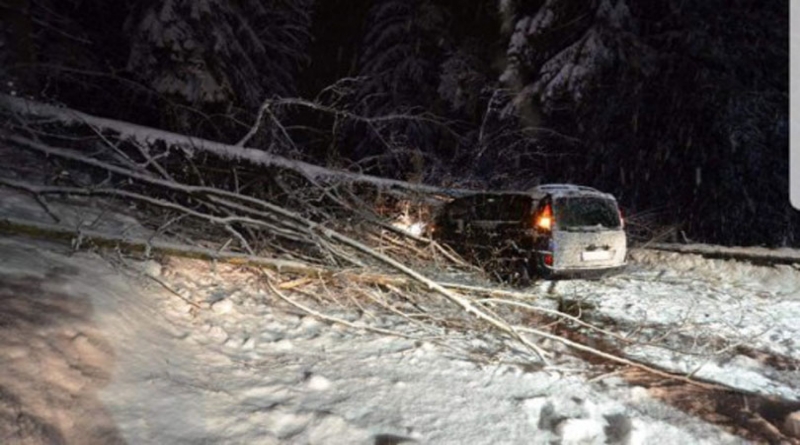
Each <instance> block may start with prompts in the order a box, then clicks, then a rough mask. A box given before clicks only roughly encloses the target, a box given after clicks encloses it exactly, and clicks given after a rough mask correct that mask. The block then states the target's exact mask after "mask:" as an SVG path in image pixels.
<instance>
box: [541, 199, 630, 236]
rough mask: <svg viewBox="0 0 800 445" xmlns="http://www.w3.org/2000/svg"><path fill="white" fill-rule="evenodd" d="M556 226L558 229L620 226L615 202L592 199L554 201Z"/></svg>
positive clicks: (612, 227) (613, 227)
mask: <svg viewBox="0 0 800 445" xmlns="http://www.w3.org/2000/svg"><path fill="white" fill-rule="evenodd" d="M554 207H555V217H556V224H557V225H558V227H559V228H560V229H570V228H585V227H597V226H601V227H605V228H608V229H618V228H619V227H620V226H621V223H620V220H619V211H618V209H617V204H616V202H614V201H612V200H610V199H602V198H594V197H572V198H558V199H556V200H555V206H554Z"/></svg>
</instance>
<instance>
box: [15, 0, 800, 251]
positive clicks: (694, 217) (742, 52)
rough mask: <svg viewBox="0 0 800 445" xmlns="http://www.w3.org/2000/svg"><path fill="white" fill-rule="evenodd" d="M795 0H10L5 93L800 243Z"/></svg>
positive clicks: (370, 168)
mask: <svg viewBox="0 0 800 445" xmlns="http://www.w3.org/2000/svg"><path fill="white" fill-rule="evenodd" d="M788 8H789V3H788V1H776V2H756V1H754V0H724V1H723V0H705V1H696V2H688V1H684V0H649V1H642V0H516V1H515V0H492V1H488V0H476V1H471V2H457V1H454V0H347V1H345V0H316V1H314V0H271V1H263V0H238V1H234V2H228V1H221V0H143V1H135V2H134V1H130V0H128V1H118V2H108V1H101V0H4V1H2V2H0V11H2V15H0V23H1V24H0V30H2V34H0V80H2V90H3V92H5V93H9V94H15V95H20V96H25V97H31V98H34V99H37V100H42V101H46V102H51V103H56V104H64V105H66V106H69V107H73V108H77V109H80V110H82V111H85V112H89V113H92V114H97V115H101V116H106V117H112V118H115V119H121V120H126V121H131V122H136V123H139V124H144V125H149V126H154V127H159V128H164V129H168V130H172V131H176V132H181V133H187V134H192V135H197V136H202V137H205V138H209V139H214V140H218V141H223V142H227V143H246V144H247V146H250V147H254V148H259V149H263V150H266V151H269V152H272V153H276V154H279V155H283V156H288V157H293V158H297V159H302V160H306V161H309V162H312V163H315V164H320V165H327V166H332V167H338V168H345V169H349V170H353V171H361V172H366V173H371V174H376V175H380V176H385V177H393V178H397V179H404V180H410V181H419V182H424V183H430V184H437V185H445V186H455V187H466V188H493V189H526V188H529V187H531V186H533V185H536V184H539V183H546V182H571V183H579V184H585V185H591V186H594V187H597V188H599V189H601V190H604V191H608V192H612V193H614V194H615V195H616V196H617V197H618V198H619V200H620V203H621V205H622V207H623V209H624V211H625V213H626V214H627V215H628V217H629V218H630V220H631V222H632V223H634V224H638V225H639V226H640V227H641V226H646V227H649V228H651V230H654V229H653V228H661V227H674V228H675V229H676V231H677V233H680V232H682V233H683V236H682V238H686V239H691V240H695V241H699V242H713V243H722V244H748V245H770V246H781V245H784V246H785V245H793V246H799V245H800V215H798V212H797V211H796V210H793V209H792V208H791V207H790V205H789V197H788V190H789V186H788V178H789V172H788V169H789V167H788V147H789V130H788V127H789V126H788V81H789V64H788V57H789V40H788V36H789V24H788V21H789V12H788ZM259 115H260V116H262V119H260V122H261V125H260V126H259V127H258V128H257V131H255V132H253V131H251V129H252V127H253V123H254V122H255V121H256V116H259ZM245 135H247V137H246V138H245Z"/></svg>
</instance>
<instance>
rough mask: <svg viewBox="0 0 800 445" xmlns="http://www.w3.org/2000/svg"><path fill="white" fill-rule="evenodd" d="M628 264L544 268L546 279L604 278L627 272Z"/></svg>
mask: <svg viewBox="0 0 800 445" xmlns="http://www.w3.org/2000/svg"><path fill="white" fill-rule="evenodd" d="M627 266H628V263H623V264H619V265H614V266H598V267H586V268H567V269H555V268H552V267H547V266H545V267H544V270H542V272H544V277H545V278H603V277H606V276H609V275H616V274H618V273H621V272H622V271H624V270H625V268H626V267H627Z"/></svg>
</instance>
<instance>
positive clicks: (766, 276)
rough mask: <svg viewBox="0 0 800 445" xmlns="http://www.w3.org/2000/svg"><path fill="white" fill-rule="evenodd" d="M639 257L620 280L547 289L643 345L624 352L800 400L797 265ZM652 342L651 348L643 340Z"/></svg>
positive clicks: (642, 253) (636, 253)
mask: <svg viewBox="0 0 800 445" xmlns="http://www.w3.org/2000/svg"><path fill="white" fill-rule="evenodd" d="M631 259H632V265H631V266H630V268H629V270H628V271H627V272H626V273H624V274H621V275H619V276H616V277H610V278H607V279H605V280H602V281H586V280H570V281H561V282H558V283H556V284H555V285H553V284H552V283H543V284H540V285H539V286H540V287H541V288H545V287H546V288H547V289H546V291H547V292H548V293H549V294H550V295H551V296H554V297H555V298H565V299H568V300H569V301H571V302H580V303H581V304H583V305H585V306H586V307H587V308H590V309H588V310H587V312H586V316H587V318H588V319H590V320H594V321H596V322H597V323H598V324H600V325H603V326H606V327H609V326H611V327H612V329H615V330H616V331H617V332H619V333H621V334H624V335H626V337H628V338H630V339H632V340H638V341H639V342H637V344H635V345H631V346H628V347H626V348H625V349H624V350H625V352H626V353H627V354H628V355H629V356H631V357H635V358H637V359H639V360H642V361H645V362H647V363H653V364H656V365H658V366H659V367H662V368H664V369H668V370H671V371H674V372H679V373H686V374H688V373H692V374H693V375H694V376H696V377H698V378H701V379H705V380H709V381H714V382H720V383H724V384H726V385H728V386H731V387H733V388H739V389H741V390H744V391H747V392H754V393H760V394H766V395H776V396H780V397H781V398H784V399H789V400H795V401H800V372H798V370H800V271H798V269H797V268H796V267H795V266H793V265H775V266H773V267H764V266H757V265H752V264H749V263H746V262H739V261H733V260H720V259H706V258H703V257H701V256H699V255H691V254H680V253H673V252H661V251H655V250H633V251H632V252H631ZM540 290H541V291H545V289H540ZM656 339H657V340H656ZM653 340H656V341H653ZM647 341H652V344H644V345H643V344H641V343H642V342H647ZM764 359H769V360H764ZM776 368H777V369H776Z"/></svg>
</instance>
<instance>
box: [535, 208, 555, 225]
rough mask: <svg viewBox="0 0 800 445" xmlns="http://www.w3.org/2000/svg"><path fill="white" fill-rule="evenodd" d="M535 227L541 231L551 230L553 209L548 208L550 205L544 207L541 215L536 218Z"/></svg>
mask: <svg viewBox="0 0 800 445" xmlns="http://www.w3.org/2000/svg"><path fill="white" fill-rule="evenodd" d="M536 227H538V228H540V229H543V230H550V229H552V228H553V209H551V208H550V204H547V205H546V206H544V208H543V209H542V211H541V213H539V216H538V217H537V218H536Z"/></svg>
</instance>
